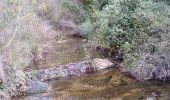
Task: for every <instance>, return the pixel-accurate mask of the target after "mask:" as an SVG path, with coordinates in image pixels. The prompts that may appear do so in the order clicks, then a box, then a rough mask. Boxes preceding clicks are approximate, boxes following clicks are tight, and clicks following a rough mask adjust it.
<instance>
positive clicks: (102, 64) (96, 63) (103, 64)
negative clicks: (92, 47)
mask: <svg viewBox="0 0 170 100" xmlns="http://www.w3.org/2000/svg"><path fill="white" fill-rule="evenodd" d="M92 65H93V67H95V68H97V70H102V69H106V68H110V67H112V66H113V65H114V64H113V63H112V62H111V61H109V60H107V59H100V58H95V59H93V60H92Z"/></svg>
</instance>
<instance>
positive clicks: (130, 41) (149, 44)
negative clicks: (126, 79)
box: [93, 0, 170, 79]
mask: <svg viewBox="0 0 170 100" xmlns="http://www.w3.org/2000/svg"><path fill="white" fill-rule="evenodd" d="M110 1H111V2H109V4H108V5H106V6H105V7H104V8H103V10H101V11H99V12H98V15H97V21H96V23H95V24H96V32H95V34H94V35H93V36H94V37H95V38H97V39H98V41H100V43H101V44H103V45H104V46H107V47H111V48H113V49H119V50H120V51H121V52H122V53H123V54H124V56H123V58H124V62H123V63H124V65H125V66H126V67H127V68H128V70H129V71H131V72H132V73H133V74H134V75H136V76H138V78H140V79H150V78H153V77H154V78H159V79H161V78H162V79H163V78H166V77H167V76H169V77H170V75H169V74H167V73H168V72H169V70H167V71H165V70H164V74H161V75H160V74H158V72H156V71H158V70H160V69H161V68H163V65H166V67H165V66H164V67H165V68H164V69H166V68H167V67H168V68H170V67H169V66H167V63H168V62H169V61H170V59H169V58H167V57H166V55H167V54H168V53H169V52H168V51H167V50H166V49H167V46H168V45H169V37H170V36H169V33H168V30H167V29H168V28H167V27H168V24H169V18H168V16H169V15H170V10H169V9H170V7H169V6H167V5H166V4H164V3H162V2H158V3H154V2H152V1H150V0H117V1H112V0H110ZM165 37H166V38H165ZM163 44H164V46H165V45H167V46H165V48H166V49H165V48H163V47H162V45H163ZM165 51H166V52H165ZM148 54H149V55H152V56H153V57H154V59H153V60H154V61H150V60H146V58H145V56H146V55H148ZM163 55H164V56H163ZM161 57H163V58H164V59H165V58H166V61H165V60H161ZM144 58H145V64H144V63H143V64H141V61H142V62H143V60H141V59H144ZM159 63H161V64H163V65H160V64H159ZM158 64H159V67H158ZM149 65H150V67H149ZM151 65H152V67H151ZM141 66H142V68H144V66H145V68H144V70H143V71H140V70H138V68H140V67H141ZM149 68H150V69H152V71H153V73H151V71H150V70H149ZM154 69H157V70H154ZM162 71H163V70H162ZM139 73H142V74H140V75H139ZM146 73H147V75H146ZM165 73H166V74H165ZM145 76H147V77H145ZM160 77H161V78H160Z"/></svg>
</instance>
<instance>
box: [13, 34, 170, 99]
mask: <svg viewBox="0 0 170 100" xmlns="http://www.w3.org/2000/svg"><path fill="white" fill-rule="evenodd" d="M82 44H83V43H82V39H81V38H73V37H69V38H66V39H64V40H62V41H59V42H56V43H55V44H53V51H54V53H52V54H51V53H49V54H46V57H45V61H42V62H39V63H37V64H32V65H31V66H30V70H38V69H44V68H48V67H50V66H54V65H55V66H56V65H63V64H67V63H70V62H75V61H83V60H85V59H86V57H85V52H84V51H83V45H82ZM48 84H49V86H50V89H49V90H48V91H46V92H45V93H40V94H32V95H26V96H20V97H15V98H13V99H12V100H170V84H168V83H162V82H159V81H148V82H137V81H135V80H134V79H133V78H131V77H128V76H127V75H124V74H122V73H121V72H120V71H119V70H118V69H106V70H102V71H100V72H97V73H89V74H85V75H82V76H78V77H76V76H72V77H63V78H61V79H58V80H51V81H48Z"/></svg>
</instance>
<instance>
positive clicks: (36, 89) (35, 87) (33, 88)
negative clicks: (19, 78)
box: [26, 81, 49, 95]
mask: <svg viewBox="0 0 170 100" xmlns="http://www.w3.org/2000/svg"><path fill="white" fill-rule="evenodd" d="M48 88H49V86H48V84H47V83H43V82H41V81H30V82H28V90H27V91H26V95H28V94H38V93H42V92H45V91H47V90H48Z"/></svg>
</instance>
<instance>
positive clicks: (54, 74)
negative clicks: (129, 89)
mask: <svg viewBox="0 0 170 100" xmlns="http://www.w3.org/2000/svg"><path fill="white" fill-rule="evenodd" d="M113 66H114V64H113V63H112V62H110V61H109V60H107V59H99V58H95V59H93V60H86V61H81V62H75V63H70V64H67V65H61V66H55V67H51V68H47V69H40V70H34V71H30V72H27V73H26V75H27V76H28V78H30V79H38V80H40V81H48V80H51V79H58V78H61V77H66V76H80V75H82V74H85V73H92V72H97V71H100V70H102V69H106V68H110V67H113Z"/></svg>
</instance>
